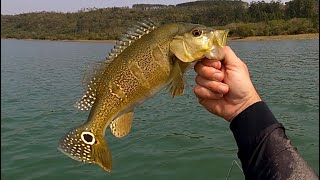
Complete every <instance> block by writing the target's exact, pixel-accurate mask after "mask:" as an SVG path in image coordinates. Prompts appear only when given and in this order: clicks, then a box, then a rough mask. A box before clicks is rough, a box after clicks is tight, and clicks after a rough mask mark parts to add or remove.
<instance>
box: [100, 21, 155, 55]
mask: <svg viewBox="0 0 320 180" xmlns="http://www.w3.org/2000/svg"><path fill="white" fill-rule="evenodd" d="M156 28H157V25H156V23H154V22H153V21H152V20H151V19H147V20H144V21H142V22H138V23H137V24H135V25H134V26H133V27H131V28H129V29H128V30H127V32H125V33H124V34H122V35H121V36H120V37H119V40H118V41H116V45H115V46H114V47H113V49H112V50H111V52H110V53H109V55H108V56H107V57H106V60H107V61H110V60H113V59H115V58H116V57H117V56H118V55H119V54H120V53H121V52H122V51H123V50H125V49H126V48H127V47H129V46H130V45H131V44H132V43H133V42H134V41H136V40H137V39H140V38H141V37H142V36H143V35H145V34H148V33H150V32H151V31H153V30H154V29H156Z"/></svg>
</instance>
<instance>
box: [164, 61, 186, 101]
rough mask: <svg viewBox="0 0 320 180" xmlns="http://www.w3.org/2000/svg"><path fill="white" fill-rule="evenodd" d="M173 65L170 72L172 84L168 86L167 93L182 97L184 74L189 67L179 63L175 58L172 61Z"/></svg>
mask: <svg viewBox="0 0 320 180" xmlns="http://www.w3.org/2000/svg"><path fill="white" fill-rule="evenodd" d="M173 62H174V65H173V69H172V72H171V78H172V82H171V83H170V85H169V91H170V93H171V95H172V97H174V96H180V95H183V92H184V86H185V83H184V82H185V81H184V73H185V71H186V70H187V69H188V67H189V65H190V64H189V63H185V62H182V61H180V60H179V59H178V58H177V57H174V59H173Z"/></svg>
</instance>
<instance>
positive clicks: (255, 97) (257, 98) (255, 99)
mask: <svg viewBox="0 0 320 180" xmlns="http://www.w3.org/2000/svg"><path fill="white" fill-rule="evenodd" d="M260 101H262V100H261V98H260V96H259V95H258V93H257V92H254V93H253V94H252V95H250V96H249V97H248V98H246V100H245V101H244V102H243V103H241V104H239V107H238V108H236V110H235V112H234V114H233V115H232V116H231V117H230V118H229V119H228V121H229V122H231V121H232V120H233V119H234V118H235V117H236V116H237V115H238V114H240V113H241V112H242V111H244V110H245V109H247V108H248V107H249V106H251V105H252V104H254V103H257V102H260Z"/></svg>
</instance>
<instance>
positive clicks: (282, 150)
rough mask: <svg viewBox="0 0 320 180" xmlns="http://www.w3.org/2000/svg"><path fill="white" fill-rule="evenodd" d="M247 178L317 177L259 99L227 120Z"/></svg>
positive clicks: (277, 179)
mask: <svg viewBox="0 0 320 180" xmlns="http://www.w3.org/2000/svg"><path fill="white" fill-rule="evenodd" d="M230 129H231V131H232V132H233V135H234V137H235V140H236V142H237V145H238V148H239V151H238V157H239V159H240V161H241V163H242V168H243V172H244V175H245V178H246V179H247V180H251V179H254V180H259V179H268V180H271V179H276V180H284V179H285V180H288V179H299V180H300V179H301V180H302V179H306V180H313V179H319V177H318V176H317V174H316V173H315V172H314V171H313V169H312V168H311V167H310V166H309V165H308V164H307V162H306V161H305V160H304V159H303V158H302V157H301V156H300V154H299V153H298V152H297V150H296V148H294V147H293V146H292V144H291V143H290V140H289V139H288V138H287V136H286V135H285V128H284V127H283V125H282V124H280V123H279V122H278V121H277V120H276V118H275V117H274V116H273V114H272V112H271V111H270V109H269V108H268V107H267V105H266V104H265V103H264V102H263V101H260V102H257V103H255V104H253V105H251V106H249V107H248V108H247V109H245V110H244V111H243V112H241V113H240V114H239V115H237V116H236V117H235V118H234V119H233V120H232V122H231V124H230Z"/></svg>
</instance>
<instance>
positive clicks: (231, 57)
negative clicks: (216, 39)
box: [223, 46, 241, 65]
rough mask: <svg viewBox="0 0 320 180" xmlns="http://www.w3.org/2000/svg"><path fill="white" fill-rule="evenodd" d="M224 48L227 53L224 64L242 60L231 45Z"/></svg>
mask: <svg viewBox="0 0 320 180" xmlns="http://www.w3.org/2000/svg"><path fill="white" fill-rule="evenodd" d="M223 50H224V53H225V56H224V60H223V63H224V64H226V65H227V64H233V63H236V62H237V61H241V60H240V59H239V58H238V56H237V55H236V54H235V53H234V52H233V50H232V49H231V48H230V47H229V46H225V47H224V48H223Z"/></svg>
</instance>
